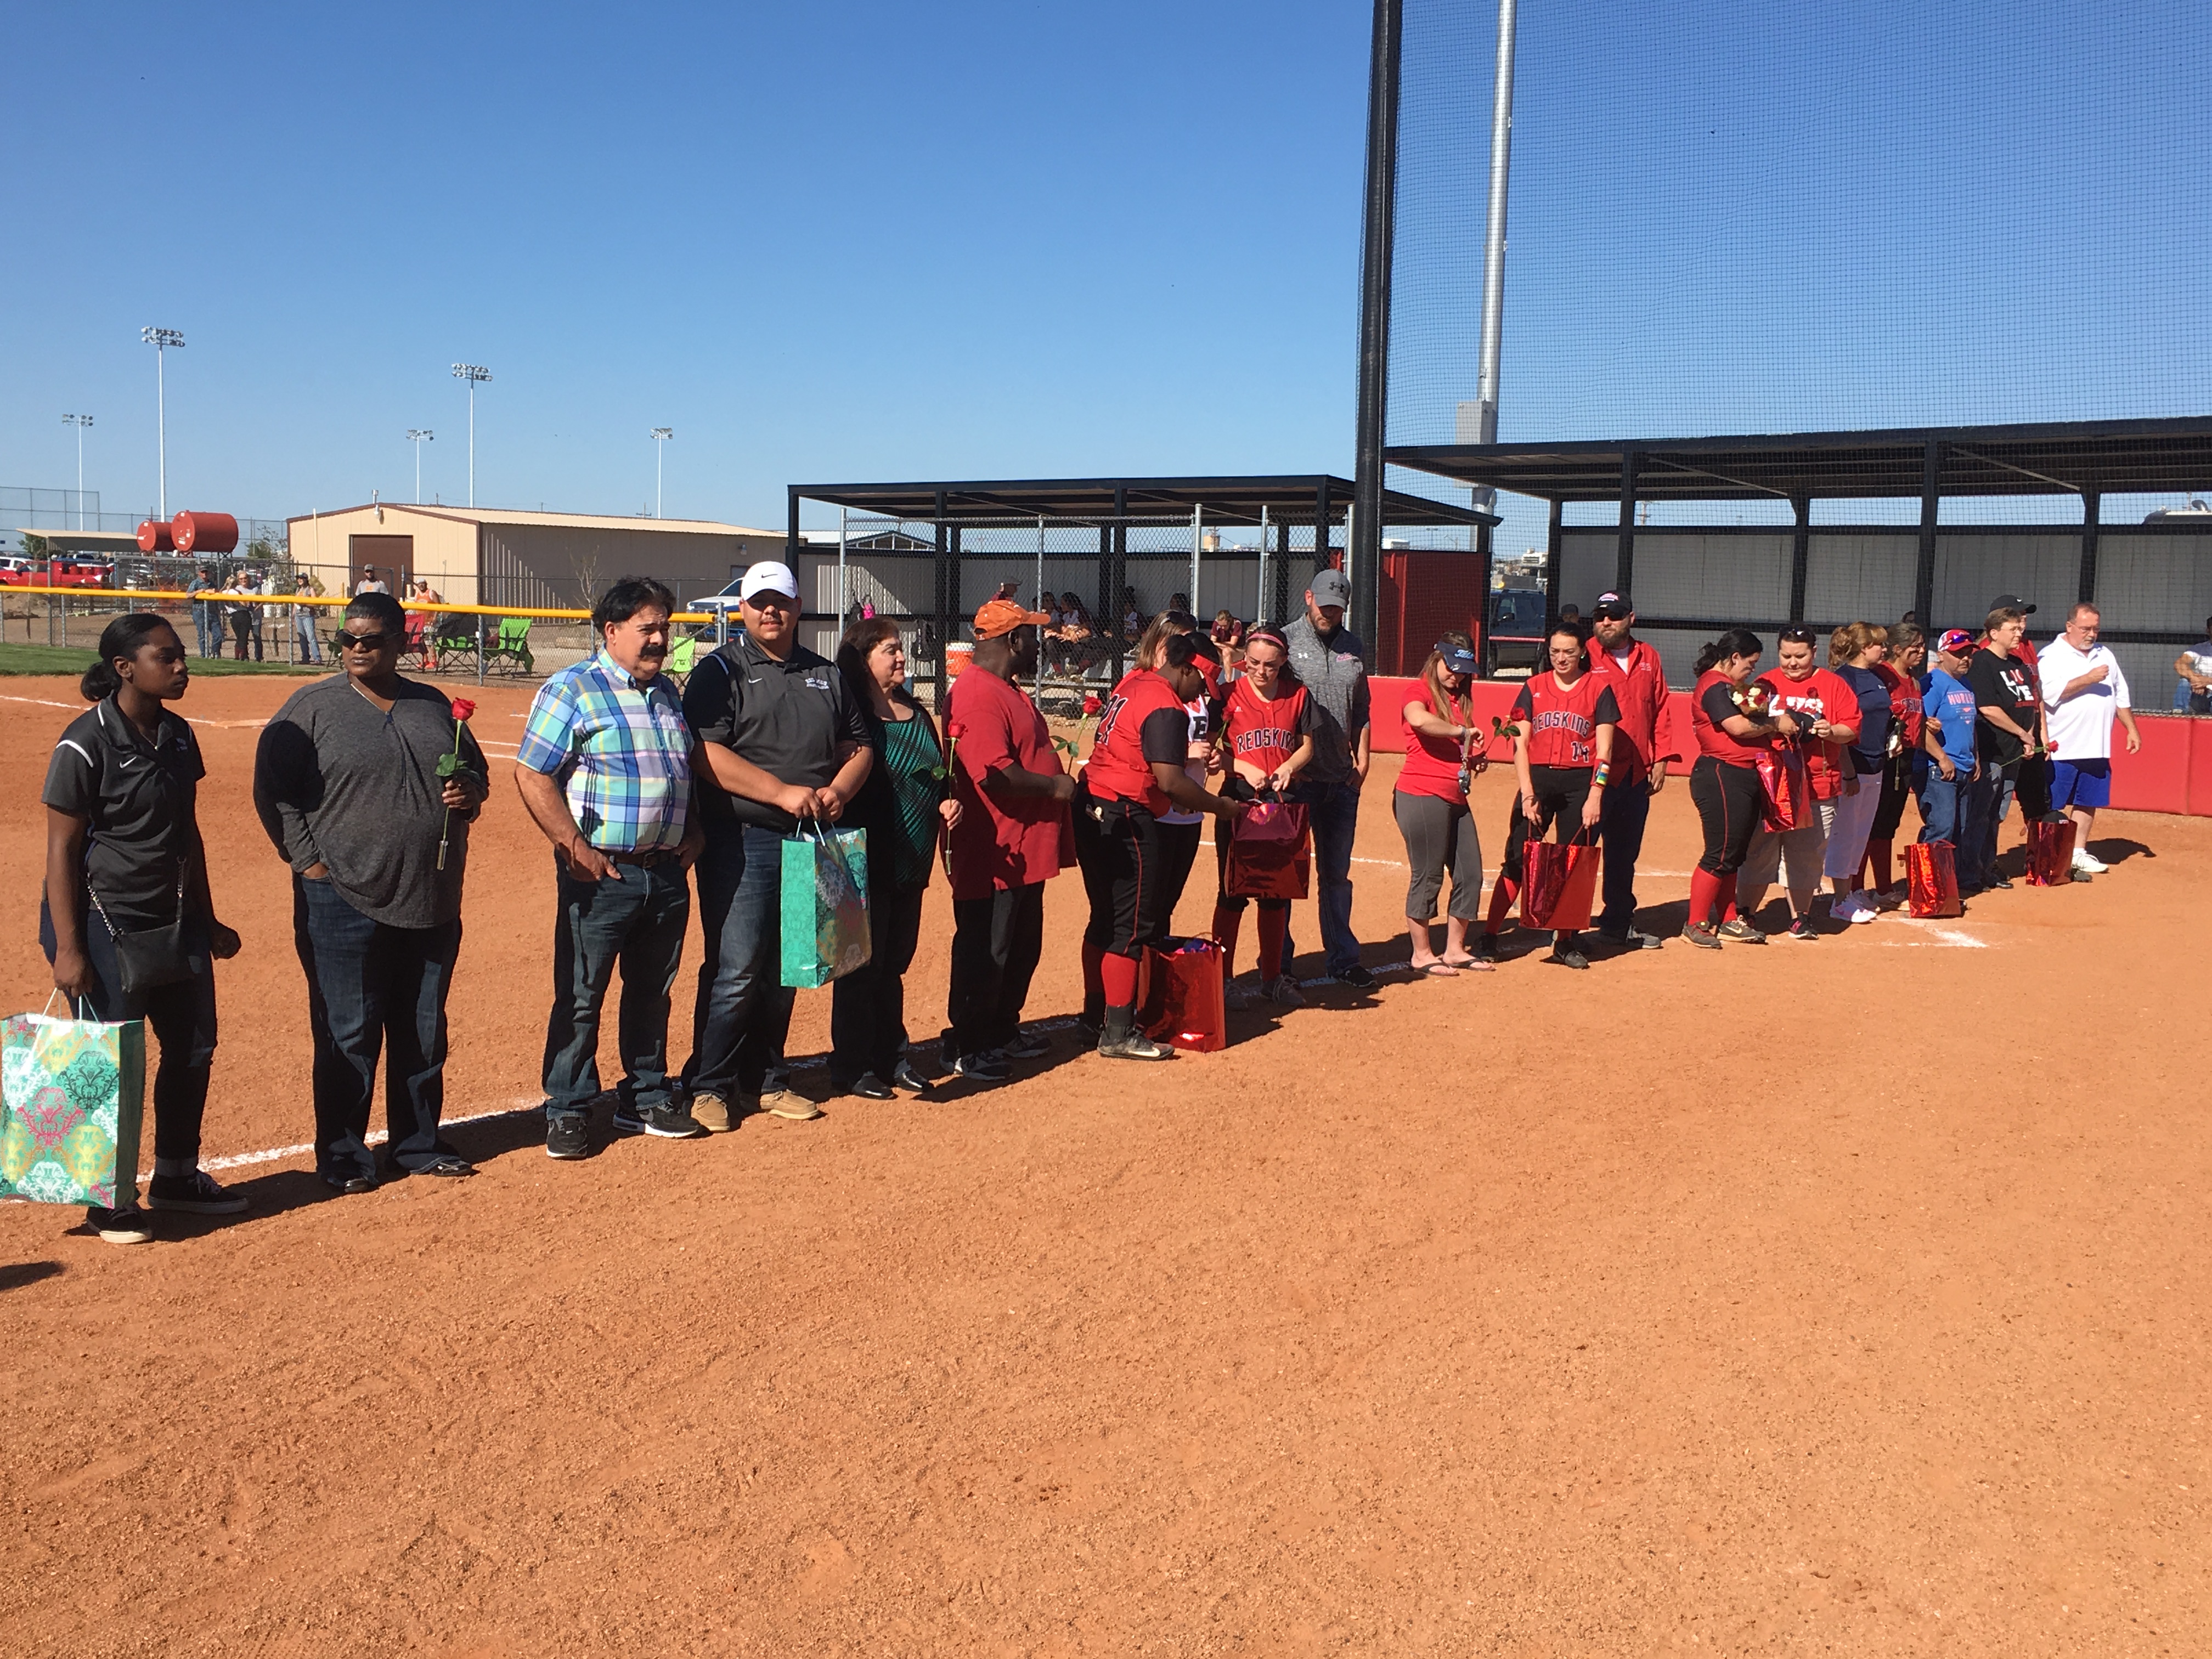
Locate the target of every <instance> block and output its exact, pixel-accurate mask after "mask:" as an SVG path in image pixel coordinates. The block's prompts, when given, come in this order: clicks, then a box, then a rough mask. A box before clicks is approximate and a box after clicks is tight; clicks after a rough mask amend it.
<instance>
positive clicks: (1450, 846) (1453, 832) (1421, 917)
mask: <svg viewBox="0 0 2212 1659" xmlns="http://www.w3.org/2000/svg"><path fill="white" fill-rule="evenodd" d="M1475 666H1476V664H1475V655H1474V641H1472V640H1470V639H1469V638H1468V636H1467V635H1464V634H1447V635H1444V636H1443V638H1442V639H1440V640H1438V641H1437V643H1436V648H1435V649H1434V650H1432V651H1431V652H1430V653H1429V656H1428V660H1427V661H1426V662H1424V663H1423V664H1422V665H1421V689H1420V690H1418V691H1416V692H1414V693H1413V696H1411V697H1409V698H1407V701H1406V707H1405V712H1404V714H1403V715H1402V716H1401V718H1402V720H1404V722H1405V727H1406V763H1405V765H1404V766H1403V767H1402V768H1401V769H1400V771H1399V773H1398V787H1397V791H1396V793H1395V794H1393V795H1392V796H1391V798H1390V807H1391V811H1392V813H1393V815H1394V816H1395V817H1396V818H1397V820H1398V833H1399V834H1400V835H1401V836H1404V837H1405V838H1406V862H1407V865H1408V866H1410V867H1411V868H1412V870H1413V880H1412V881H1411V882H1410V883H1408V884H1407V888H1406V933H1407V937H1408V938H1409V939H1412V941H1413V970H1414V971H1415V972H1416V973H1423V974H1435V975H1439V976H1449V975H1453V974H1456V973H1457V972H1459V970H1460V969H1462V968H1487V967H1488V966H1490V964H1489V963H1486V962H1478V961H1477V960H1476V959H1475V958H1474V957H1472V956H1470V955H1468V949H1467V928H1468V923H1469V922H1471V921H1474V919H1475V918H1476V917H1477V916H1479V915H1481V914H1482V842H1481V841H1480V839H1479V838H1478V837H1477V836H1476V835H1475V833H1474V814H1473V813H1471V812H1470V811H1468V805H1467V785H1468V779H1469V778H1470V777H1472V776H1473V775H1474V774H1475V773H1477V772H1479V771H1480V770H1481V769H1482V768H1483V767H1484V766H1485V765H1486V762H1485V761H1483V760H1482V759H1481V755H1482V750H1483V743H1482V738H1480V735H1479V734H1478V733H1477V732H1476V731H1475V726H1474V705H1473V704H1472V703H1471V702H1469V701H1468V690H1469V689H1470V688H1471V687H1472V686H1473V684H1474V674H1475ZM1446 870H1449V871H1450V872H1451V902H1450V904H1449V906H1448V907H1447V908H1446V910H1445V914H1444V953H1443V956H1441V957H1439V956H1438V955H1437V952H1436V947H1435V945H1434V944H1433V943H1432V942H1431V939H1430V938H1429V923H1430V921H1431V919H1432V918H1433V917H1434V916H1435V915H1436V913H1437V897H1438V896H1439V895H1440V894H1442V892H1443V883H1444V872H1445V871H1446Z"/></svg>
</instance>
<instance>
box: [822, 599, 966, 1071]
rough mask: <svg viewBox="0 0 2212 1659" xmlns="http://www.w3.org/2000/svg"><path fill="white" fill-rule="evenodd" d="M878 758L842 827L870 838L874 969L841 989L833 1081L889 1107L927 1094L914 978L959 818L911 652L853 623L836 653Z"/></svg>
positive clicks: (885, 625)
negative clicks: (941, 841) (911, 1034)
mask: <svg viewBox="0 0 2212 1659" xmlns="http://www.w3.org/2000/svg"><path fill="white" fill-rule="evenodd" d="M837 668H838V671H840V672H841V673H842V674H843V675H844V677H845V684H847V685H848V687H850V688H851V690H852V693H853V701H854V702H855V703H856V704H857V705H858V706H859V707H860V713H861V715H862V717H863V718H864V719H865V720H866V722H867V726H868V746H869V747H870V748H871V749H872V750H874V751H875V759H874V760H873V762H872V763H871V764H870V765H869V768H868V775H867V778H866V781H864V782H863V783H862V784H861V785H860V793H859V794H857V795H855V796H854V798H853V804H852V805H850V806H848V807H847V808H846V809H845V816H844V819H843V822H842V825H841V827H842V828H844V829H866V831H867V832H868V933H869V936H870V937H869V951H868V960H867V963H866V965H865V966H863V967H861V968H859V969H854V971H853V972H852V973H849V974H847V975H844V976H843V977H842V978H841V979H839V980H837V981H836V983H835V987H834V988H833V989H832V990H831V992H830V1000H829V1081H830V1084H831V1085H832V1086H833V1087H835V1088H836V1089H838V1090H840V1091H842V1092H843V1093H846V1094H851V1095H859V1096H860V1097H862V1098H863V1099H866V1100H889V1099H890V1098H891V1097H892V1094H893V1088H892V1085H897V1086H898V1087H899V1088H902V1089H910V1090H915V1091H920V1090H921V1089H922V1088H923V1087H924V1086H925V1085H924V1084H923V1082H922V1079H921V1074H920V1073H917V1072H915V1069H914V1067H913V1066H911V1065H909V1064H908V1060H907V1057H906V1045H907V1032H906V970H907V969H908V968H909V967H910V966H912V965H913V963H914V953H915V947H916V946H917V945H919V944H920V943H921V896H922V893H923V891H924V890H926V889H927V887H928V885H929V875H930V870H931V868H932V867H933V866H934V865H935V864H936V862H937V845H938V834H939V827H940V826H942V827H943V828H944V829H951V827H952V826H953V825H954V824H955V823H957V822H959V818H960V803H959V802H957V801H956V800H953V799H951V798H950V793H949V791H948V788H947V784H946V778H947V770H946V767H945V750H944V745H943V744H940V743H939V740H938V736H937V725H936V722H935V721H934V720H932V719H931V718H930V716H929V714H928V712H927V710H925V709H924V708H921V705H919V704H918V703H916V702H915V700H914V697H913V695H912V694H911V693H910V692H908V690H906V648H905V647H904V646H903V645H902V643H901V641H900V639H899V630H898V624H897V623H895V622H893V621H892V620H891V619H890V617H872V618H870V619H868V620H867V621H865V622H857V623H854V624H853V625H852V626H851V627H850V628H848V629H846V630H845V637H844V640H843V641H842V643H841V644H840V645H839V646H838V647H837Z"/></svg>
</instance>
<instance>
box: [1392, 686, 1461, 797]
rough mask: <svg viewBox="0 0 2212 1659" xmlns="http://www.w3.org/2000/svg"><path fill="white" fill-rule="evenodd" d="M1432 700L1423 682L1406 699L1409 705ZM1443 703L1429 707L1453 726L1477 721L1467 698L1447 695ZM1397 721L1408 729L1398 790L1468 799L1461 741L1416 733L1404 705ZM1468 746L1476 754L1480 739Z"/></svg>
mask: <svg viewBox="0 0 2212 1659" xmlns="http://www.w3.org/2000/svg"><path fill="white" fill-rule="evenodd" d="M1417 702H1418V703H1421V704H1424V705H1429V704H1431V702H1432V699H1431V693H1430V691H1429V688H1428V687H1427V686H1426V685H1423V686H1422V687H1421V688H1420V690H1418V691H1416V692H1414V693H1413V696H1411V697H1409V698H1407V700H1406V707H1407V708H1411V707H1412V706H1413V704H1414V703H1417ZM1443 704H1444V706H1443V708H1435V707H1430V708H1429V712H1430V713H1431V714H1434V715H1435V716H1436V717H1437V719H1438V720H1449V721H1450V722H1451V723H1452V724H1453V725H1454V726H1473V725H1474V708H1473V707H1472V705H1471V703H1470V702H1469V701H1468V699H1466V698H1464V697H1449V696H1448V697H1446V698H1444V699H1443ZM1398 720H1399V724H1400V725H1401V726H1403V727H1404V728H1405V732H1406V763H1405V764H1404V765H1403V766H1402V767H1401V768H1399V769H1398V793H1400V794H1401V795H1433V796H1435V797H1436V798H1437V799H1439V800H1459V801H1463V800H1465V799H1467V791H1466V789H1465V788H1463V787H1462V786H1461V784H1460V781H1459V775H1460V769H1461V768H1462V766H1465V765H1466V764H1467V762H1466V760H1465V758H1464V756H1463V752H1462V750H1461V748H1460V746H1459V744H1457V743H1455V742H1454V741H1453V740H1452V739H1451V738H1438V737H1432V736H1431V735H1430V734H1429V733H1427V732H1416V731H1415V730H1414V729H1413V721H1412V720H1408V719H1407V718H1406V712H1405V709H1404V708H1401V710H1400V711H1399V714H1398ZM1468 748H1469V749H1470V750H1473V751H1474V753H1476V754H1480V753H1481V752H1482V740H1481V738H1479V737H1478V738H1473V739H1472V740H1471V741H1470V742H1469V744H1468Z"/></svg>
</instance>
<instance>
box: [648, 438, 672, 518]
mask: <svg viewBox="0 0 2212 1659" xmlns="http://www.w3.org/2000/svg"><path fill="white" fill-rule="evenodd" d="M675 435H676V428H674V427H672V426H657V427H655V428H653V517H654V518H656V519H657V518H659V516H660V454H661V451H660V447H661V445H663V444H665V443H666V442H667V441H669V440H670V439H671V438H672V437H674V436H675Z"/></svg>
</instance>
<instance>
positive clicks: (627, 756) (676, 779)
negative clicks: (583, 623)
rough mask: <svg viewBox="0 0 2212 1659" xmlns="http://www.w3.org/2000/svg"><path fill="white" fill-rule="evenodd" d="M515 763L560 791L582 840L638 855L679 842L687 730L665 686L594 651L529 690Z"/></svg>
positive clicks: (687, 772) (687, 792)
mask: <svg viewBox="0 0 2212 1659" xmlns="http://www.w3.org/2000/svg"><path fill="white" fill-rule="evenodd" d="M515 759H516V761H517V762H518V763H520V764H521V765H524V766H526V767H528V768H529V769H531V770H532V771H533V772H542V773H544V775H546V776H547V777H550V778H557V779H559V780H560V781H561V785H562V789H563V791H564V792H565V793H566V794H567V796H568V810H569V811H571V812H573V813H574V814H575V817H576V827H577V828H578V829H580V830H582V831H583V833H584V839H585V840H586V841H587V842H590V843H591V844H592V846H593V847H596V848H599V849H600V850H601V851H603V852H610V853H647V852H651V851H653V849H655V848H672V847H674V846H675V845H676V844H677V843H678V842H680V841H682V840H683V839H684V817H685V813H686V812H687V811H688V810H689V808H690V799H691V728H690V726H687V725H685V724H684V707H683V704H682V703H681V702H678V699H677V695H676V688H675V687H674V686H673V685H671V684H670V683H669V681H668V679H667V678H666V676H665V675H658V674H656V675H655V676H654V677H653V678H651V679H649V680H645V681H642V682H641V681H639V680H637V679H635V678H633V677H632V676H631V675H630V673H629V671H627V670H625V669H623V668H622V667H620V666H619V665H617V664H616V663H615V662H614V661H613V660H612V659H610V658H609V657H608V656H607V654H606V653H605V652H604V651H599V652H594V653H592V655H591V656H589V657H587V658H586V659H584V660H583V661H582V662H580V663H578V664H576V665H574V667H572V668H564V669H562V671H560V672H559V673H557V674H556V675H554V676H553V677H552V678H550V679H549V680H547V681H546V682H545V684H543V685H541V686H539V687H538V695H537V696H536V697H534V698H532V700H531V704H530V718H529V720H527V721H526V722H525V723H524V726H523V728H522V744H521V751H520V753H519V754H518V755H517V756H516V757H515Z"/></svg>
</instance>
